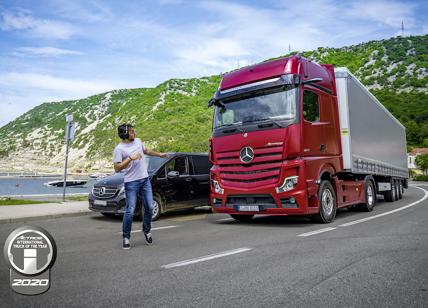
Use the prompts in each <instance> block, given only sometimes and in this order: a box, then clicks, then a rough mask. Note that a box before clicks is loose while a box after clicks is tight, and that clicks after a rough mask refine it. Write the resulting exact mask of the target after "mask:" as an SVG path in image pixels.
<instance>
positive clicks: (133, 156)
mask: <svg viewBox="0 0 428 308" xmlns="http://www.w3.org/2000/svg"><path fill="white" fill-rule="evenodd" d="M140 158H141V154H140V153H137V152H136V153H132V154H131V156H128V157H127V158H125V159H124V160H123V161H121V162H120V163H114V171H116V172H119V171H121V170H123V169H126V168H127V167H128V165H129V164H130V163H131V161H133V160H136V159H140Z"/></svg>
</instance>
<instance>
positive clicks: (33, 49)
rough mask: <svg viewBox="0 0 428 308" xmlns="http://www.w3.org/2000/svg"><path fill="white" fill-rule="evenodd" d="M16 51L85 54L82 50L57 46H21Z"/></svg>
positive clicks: (55, 54) (68, 54)
mask: <svg viewBox="0 0 428 308" xmlns="http://www.w3.org/2000/svg"><path fill="white" fill-rule="evenodd" d="M16 52H17V53H18V54H19V55H21V54H31V55H36V56H79V55H83V53H82V52H80V51H75V50H70V49H62V48H56V47H49V46H46V47H20V48H17V49H16Z"/></svg>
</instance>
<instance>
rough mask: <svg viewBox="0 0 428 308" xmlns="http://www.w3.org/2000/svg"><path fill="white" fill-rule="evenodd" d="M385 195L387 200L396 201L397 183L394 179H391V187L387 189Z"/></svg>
mask: <svg viewBox="0 0 428 308" xmlns="http://www.w3.org/2000/svg"><path fill="white" fill-rule="evenodd" d="M383 196H384V197H385V201H386V202H394V201H395V185H394V181H391V189H390V190H388V191H385V192H384V193H383Z"/></svg>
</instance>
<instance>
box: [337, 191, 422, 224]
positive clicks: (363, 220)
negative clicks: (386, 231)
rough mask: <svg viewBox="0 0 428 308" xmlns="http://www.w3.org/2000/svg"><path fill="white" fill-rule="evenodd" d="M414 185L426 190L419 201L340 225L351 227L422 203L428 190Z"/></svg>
mask: <svg viewBox="0 0 428 308" xmlns="http://www.w3.org/2000/svg"><path fill="white" fill-rule="evenodd" d="M413 187H415V188H417V189H420V190H423V191H424V192H425V195H424V196H423V197H422V198H421V199H419V200H418V201H415V202H413V203H410V204H408V205H405V206H403V207H400V208H398V209H395V210H392V211H389V212H385V213H382V214H378V215H374V216H371V217H367V218H363V219H358V220H354V221H350V222H347V223H345V224H341V225H339V227H349V226H352V225H356V224H359V223H362V222H366V221H369V220H372V219H376V218H379V217H382V216H386V215H389V214H393V213H396V212H399V211H402V210H405V209H407V208H409V207H412V206H414V205H416V204H418V203H421V202H422V201H424V200H425V199H426V198H428V191H426V190H425V189H423V188H420V187H416V186H413Z"/></svg>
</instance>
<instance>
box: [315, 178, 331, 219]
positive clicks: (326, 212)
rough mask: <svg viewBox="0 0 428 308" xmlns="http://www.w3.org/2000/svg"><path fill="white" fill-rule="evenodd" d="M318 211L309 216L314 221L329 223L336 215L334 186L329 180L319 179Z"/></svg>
mask: <svg viewBox="0 0 428 308" xmlns="http://www.w3.org/2000/svg"><path fill="white" fill-rule="evenodd" d="M318 207H319V213H318V214H316V215H313V216H311V219H312V220H313V221H316V222H321V223H330V222H332V221H333V220H334V218H335V217H336V210H337V202H336V194H335V192H334V188H333V186H332V185H331V183H330V182H329V181H321V184H320V186H319V189H318Z"/></svg>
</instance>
